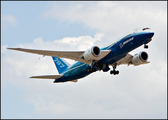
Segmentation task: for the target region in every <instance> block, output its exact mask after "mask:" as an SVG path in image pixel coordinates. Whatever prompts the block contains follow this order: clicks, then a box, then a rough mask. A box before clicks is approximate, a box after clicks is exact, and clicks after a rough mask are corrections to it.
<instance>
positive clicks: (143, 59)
mask: <svg viewBox="0 0 168 120" xmlns="http://www.w3.org/2000/svg"><path fill="white" fill-rule="evenodd" d="M147 60H148V54H147V53H146V52H144V51H143V52H140V53H138V54H135V55H134V56H133V58H132V64H133V65H135V66H137V65H140V64H145V63H148V62H147Z"/></svg>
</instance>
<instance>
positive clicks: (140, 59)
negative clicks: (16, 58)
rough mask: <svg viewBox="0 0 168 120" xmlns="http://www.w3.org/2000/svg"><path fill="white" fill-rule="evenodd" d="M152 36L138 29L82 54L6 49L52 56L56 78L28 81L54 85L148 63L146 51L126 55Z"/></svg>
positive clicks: (80, 52) (147, 31) (146, 30)
mask: <svg viewBox="0 0 168 120" xmlns="http://www.w3.org/2000/svg"><path fill="white" fill-rule="evenodd" d="M153 35H154V32H153V31H152V30H151V29H150V28H147V27H144V28H138V29H135V30H133V31H131V32H129V33H128V34H126V35H125V36H123V37H121V38H119V39H118V40H117V41H116V42H113V43H111V44H109V45H107V46H104V47H102V48H99V47H98V46H92V47H90V48H88V49H87V50H85V51H49V50H35V49H24V48H7V49H10V50H18V51H22V52H29V53H34V54H40V55H45V56H52V58H53V61H54V63H55V66H56V68H57V70H58V72H59V75H42V76H32V77H31V78H39V79H54V81H53V82H54V83H59V82H67V81H71V82H77V79H80V78H83V77H86V76H88V75H89V74H91V73H93V72H96V71H102V72H108V71H109V70H110V68H109V67H112V70H110V74H112V75H118V74H119V71H118V70H116V68H117V66H118V65H122V64H126V65H134V66H138V65H142V64H147V63H149V61H147V60H148V54H147V53H146V52H145V51H141V52H139V53H137V54H135V55H130V54H129V52H131V51H132V50H134V49H136V48H138V47H140V46H142V45H144V48H145V49H148V45H147V44H148V43H149V42H151V41H152V37H153ZM62 58H67V59H72V60H75V61H77V62H76V63H74V64H73V65H71V66H70V65H69V64H68V63H67V62H66V61H65V60H64V59H62ZM128 74H129V72H128Z"/></svg>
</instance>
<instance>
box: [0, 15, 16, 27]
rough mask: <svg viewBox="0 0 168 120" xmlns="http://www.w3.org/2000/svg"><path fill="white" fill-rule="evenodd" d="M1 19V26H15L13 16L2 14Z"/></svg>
mask: <svg viewBox="0 0 168 120" xmlns="http://www.w3.org/2000/svg"><path fill="white" fill-rule="evenodd" d="M1 21H2V26H4V27H8V26H9V25H11V26H17V25H18V23H17V19H16V17H15V16H13V15H10V14H7V15H2V16H1Z"/></svg>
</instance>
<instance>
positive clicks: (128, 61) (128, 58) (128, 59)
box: [116, 54, 150, 65]
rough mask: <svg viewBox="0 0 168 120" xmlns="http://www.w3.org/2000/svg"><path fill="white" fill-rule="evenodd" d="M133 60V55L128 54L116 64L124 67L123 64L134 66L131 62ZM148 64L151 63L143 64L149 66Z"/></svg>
mask: <svg viewBox="0 0 168 120" xmlns="http://www.w3.org/2000/svg"><path fill="white" fill-rule="evenodd" d="M132 58H133V56H132V55H130V54H127V55H126V56H125V57H124V58H122V59H120V60H118V61H117V62H116V63H117V65H122V64H127V65H130V64H132V62H131V61H132ZM147 63H150V62H148V61H147V62H144V63H143V64H147Z"/></svg>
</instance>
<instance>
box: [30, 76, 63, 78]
mask: <svg viewBox="0 0 168 120" xmlns="http://www.w3.org/2000/svg"><path fill="white" fill-rule="evenodd" d="M62 76H63V75H43V76H32V77H30V78H38V79H58V78H60V77H62Z"/></svg>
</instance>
